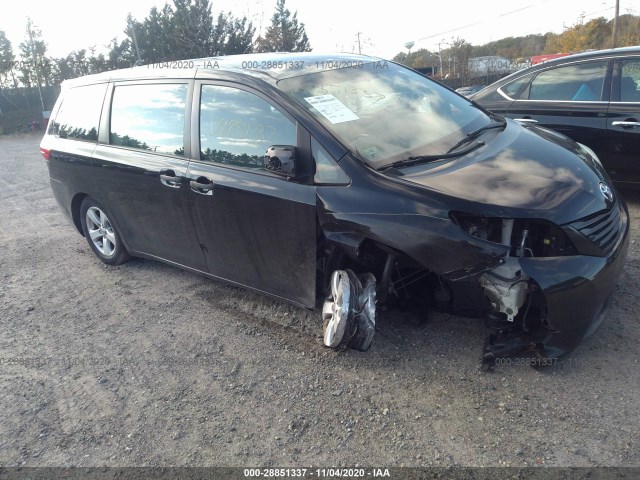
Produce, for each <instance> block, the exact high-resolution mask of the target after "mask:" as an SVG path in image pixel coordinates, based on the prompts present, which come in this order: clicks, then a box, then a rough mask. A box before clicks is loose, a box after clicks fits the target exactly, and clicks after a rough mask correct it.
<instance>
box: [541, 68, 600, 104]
mask: <svg viewBox="0 0 640 480" xmlns="http://www.w3.org/2000/svg"><path fill="white" fill-rule="evenodd" d="M606 73H607V62H606V61H598V62H588V63H581V64H576V65H567V66H564V67H558V68H553V69H550V70H545V71H544V72H540V73H539V74H538V76H536V78H534V79H533V82H532V83H531V87H530V90H529V100H564V101H575V102H589V101H597V100H600V99H601V97H602V85H603V83H604V77H605V75H606Z"/></svg>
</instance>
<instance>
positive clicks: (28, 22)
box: [27, 17, 44, 112]
mask: <svg viewBox="0 0 640 480" xmlns="http://www.w3.org/2000/svg"><path fill="white" fill-rule="evenodd" d="M27 33H28V34H29V45H30V46H31V57H32V58H33V65H34V68H35V70H36V83H37V84H38V94H39V95H40V105H41V106H42V111H43V112H44V100H42V88H40V68H39V66H38V56H37V55H36V47H35V45H34V44H33V32H32V30H31V18H29V17H27Z"/></svg>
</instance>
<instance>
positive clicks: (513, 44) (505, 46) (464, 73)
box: [393, 14, 640, 86]
mask: <svg viewBox="0 0 640 480" xmlns="http://www.w3.org/2000/svg"><path fill="white" fill-rule="evenodd" d="M618 29H619V36H618V44H617V46H618V47H624V46H633V45H640V16H635V15H630V14H627V15H621V16H620V17H619V18H618ZM612 36H613V20H607V19H606V18H604V17H600V18H595V19H593V20H589V21H588V22H584V21H582V20H580V21H578V22H577V23H576V24H575V25H572V26H571V27H567V28H565V29H564V31H563V32H562V33H559V34H555V33H552V32H549V33H546V34H544V35H526V36H522V37H506V38H502V39H500V40H496V41H494V42H490V43H487V44H484V45H479V46H474V45H471V44H470V43H469V42H467V41H466V40H464V39H461V38H457V39H455V40H452V41H451V42H449V43H447V44H446V45H447V48H444V49H442V50H441V51H439V52H432V51H429V50H427V49H419V50H416V51H414V52H400V53H398V54H397V55H396V56H395V57H394V58H393V60H395V61H397V62H400V63H403V64H405V65H407V66H410V67H412V68H426V67H435V69H436V70H437V71H438V72H439V74H438V76H439V77H440V78H444V77H447V78H446V80H447V81H449V82H450V83H452V84H455V85H456V86H458V84H460V85H463V84H464V85H466V84H469V83H471V82H473V81H474V80H478V79H474V78H473V73H472V72H470V71H469V68H468V65H469V59H470V58H474V57H485V56H499V57H504V58H507V59H509V60H511V61H512V62H513V63H514V64H519V65H524V64H526V63H527V62H528V61H529V59H530V58H531V57H532V56H535V55H542V54H551V53H579V52H584V51H587V50H601V49H605V48H610V47H611V39H612ZM454 69H455V70H454ZM483 80H484V79H483Z"/></svg>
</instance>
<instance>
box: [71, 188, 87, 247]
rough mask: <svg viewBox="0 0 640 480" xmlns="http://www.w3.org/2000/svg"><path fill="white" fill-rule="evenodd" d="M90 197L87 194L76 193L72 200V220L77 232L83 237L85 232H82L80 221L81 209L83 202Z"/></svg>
mask: <svg viewBox="0 0 640 480" xmlns="http://www.w3.org/2000/svg"><path fill="white" fill-rule="evenodd" d="M88 196H89V195H88V194H86V193H76V194H75V195H74V197H73V199H72V200H71V219H72V220H73V224H74V225H75V227H76V230H78V232H79V233H80V235H82V236H83V237H84V232H83V231H82V221H81V220H80V207H81V206H82V201H83V200H84V199H85V197H88Z"/></svg>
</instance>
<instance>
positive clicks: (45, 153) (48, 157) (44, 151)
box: [40, 147, 51, 160]
mask: <svg viewBox="0 0 640 480" xmlns="http://www.w3.org/2000/svg"><path fill="white" fill-rule="evenodd" d="M40 153H41V154H42V156H43V158H44V159H45V160H51V150H49V149H48V148H42V147H40Z"/></svg>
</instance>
